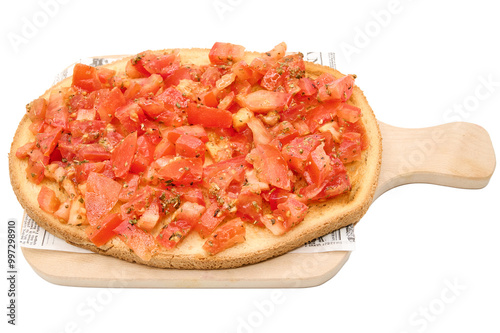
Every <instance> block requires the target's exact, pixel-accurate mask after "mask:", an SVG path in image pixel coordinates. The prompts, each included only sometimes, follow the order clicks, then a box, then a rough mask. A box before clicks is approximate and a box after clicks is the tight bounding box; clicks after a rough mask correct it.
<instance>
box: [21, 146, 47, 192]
mask: <svg viewBox="0 0 500 333" xmlns="http://www.w3.org/2000/svg"><path fill="white" fill-rule="evenodd" d="M28 154H29V159H28V166H27V167H26V175H27V178H28V180H29V181H30V182H32V183H35V184H40V182H41V181H42V180H43V178H44V171H45V166H46V165H48V164H49V160H50V157H49V156H45V155H44V154H43V153H42V152H41V151H40V149H33V150H31V151H30V152H29V153H28Z"/></svg>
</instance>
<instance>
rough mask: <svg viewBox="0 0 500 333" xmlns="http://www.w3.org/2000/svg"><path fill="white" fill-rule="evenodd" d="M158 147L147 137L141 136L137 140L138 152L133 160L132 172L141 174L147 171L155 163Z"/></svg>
mask: <svg viewBox="0 0 500 333" xmlns="http://www.w3.org/2000/svg"><path fill="white" fill-rule="evenodd" d="M155 148H156V146H155V145H154V144H153V143H152V142H151V139H150V138H149V136H147V135H141V136H140V137H138V138H137V150H136V153H135V155H134V158H133V159H132V164H131V166H130V172H133V173H140V172H143V171H145V170H146V168H147V167H148V165H150V164H151V162H153V158H154V151H155Z"/></svg>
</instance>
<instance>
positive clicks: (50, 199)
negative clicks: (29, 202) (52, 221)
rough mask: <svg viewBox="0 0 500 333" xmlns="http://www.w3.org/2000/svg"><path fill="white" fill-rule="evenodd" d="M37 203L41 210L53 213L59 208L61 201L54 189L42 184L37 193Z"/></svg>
mask: <svg viewBox="0 0 500 333" xmlns="http://www.w3.org/2000/svg"><path fill="white" fill-rule="evenodd" d="M38 204H39V205H40V208H41V209H42V210H43V211H45V212H47V213H49V214H53V213H54V212H55V211H56V210H57V209H58V208H59V205H60V204H61V202H60V201H59V199H58V198H57V196H56V193H55V192H54V191H52V190H51V189H50V188H48V187H47V186H42V188H41V189H40V192H39V193H38Z"/></svg>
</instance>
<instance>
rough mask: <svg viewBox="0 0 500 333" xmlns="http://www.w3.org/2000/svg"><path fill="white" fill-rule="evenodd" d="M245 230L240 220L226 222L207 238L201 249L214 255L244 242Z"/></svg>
mask: <svg viewBox="0 0 500 333" xmlns="http://www.w3.org/2000/svg"><path fill="white" fill-rule="evenodd" d="M245 235H246V229H245V226H244V224H243V221H242V220H241V219H240V218H235V219H232V220H230V221H227V222H226V223H224V224H223V225H221V226H220V227H218V228H217V229H215V231H214V232H213V233H212V234H211V235H210V237H208V239H207V241H206V242H205V244H203V249H204V250H205V251H207V252H208V253H209V254H211V255H214V254H217V253H219V252H221V251H224V250H225V249H228V248H230V247H233V246H235V245H237V244H240V243H243V242H244V241H245Z"/></svg>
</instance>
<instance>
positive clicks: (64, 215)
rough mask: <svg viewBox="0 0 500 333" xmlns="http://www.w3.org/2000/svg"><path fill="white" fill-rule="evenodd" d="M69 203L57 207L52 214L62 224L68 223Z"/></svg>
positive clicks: (68, 201)
mask: <svg viewBox="0 0 500 333" xmlns="http://www.w3.org/2000/svg"><path fill="white" fill-rule="evenodd" d="M70 207H71V201H70V200H66V201H65V202H63V203H61V204H60V205H59V208H58V209H57V210H56V211H55V212H54V216H55V217H57V218H58V219H59V220H60V221H62V222H68V220H69V213H70Z"/></svg>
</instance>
